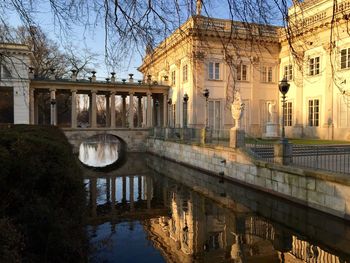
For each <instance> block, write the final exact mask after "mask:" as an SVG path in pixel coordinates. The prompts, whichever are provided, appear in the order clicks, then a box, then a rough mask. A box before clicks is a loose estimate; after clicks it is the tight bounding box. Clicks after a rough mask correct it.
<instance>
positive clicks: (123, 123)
mask: <svg viewBox="0 0 350 263" xmlns="http://www.w3.org/2000/svg"><path fill="white" fill-rule="evenodd" d="M125 126H126V96H125V95H122V127H125Z"/></svg>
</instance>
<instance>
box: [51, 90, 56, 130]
mask: <svg viewBox="0 0 350 263" xmlns="http://www.w3.org/2000/svg"><path fill="white" fill-rule="evenodd" d="M50 105H51V114H50V123H51V125H57V120H56V90H55V89H50Z"/></svg>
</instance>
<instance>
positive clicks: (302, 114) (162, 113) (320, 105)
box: [0, 0, 350, 140]
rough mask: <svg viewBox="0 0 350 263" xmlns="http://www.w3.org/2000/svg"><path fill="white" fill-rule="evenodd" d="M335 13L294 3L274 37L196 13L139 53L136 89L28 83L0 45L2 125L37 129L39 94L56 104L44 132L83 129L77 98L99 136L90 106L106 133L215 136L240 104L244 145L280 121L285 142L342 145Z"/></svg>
mask: <svg viewBox="0 0 350 263" xmlns="http://www.w3.org/2000/svg"><path fill="white" fill-rule="evenodd" d="M199 3H200V1H199ZM333 5H334V3H333V1H330V0H305V1H304V2H302V3H298V4H297V5H294V6H292V7H290V8H289V11H288V12H289V17H288V22H289V26H288V28H282V27H276V26H264V25H259V24H249V23H243V22H237V21H232V20H224V19H215V18H208V17H205V16H202V15H200V11H201V10H200V8H201V7H200V4H199V5H198V6H197V15H194V16H192V17H191V18H189V19H188V20H187V21H186V22H185V23H184V24H183V25H182V26H180V27H179V28H178V29H177V30H176V31H175V32H173V33H172V34H171V35H170V36H169V37H167V38H166V39H164V41H163V42H161V43H160V44H159V45H158V46H157V47H155V48H154V49H151V48H148V49H147V52H146V55H145V57H144V59H143V62H142V65H141V66H140V67H139V70H140V71H141V72H142V73H143V74H144V82H143V83H136V82H134V80H133V79H132V76H131V78H130V79H129V80H124V81H122V82H117V81H116V78H115V76H114V73H113V74H112V77H111V78H109V79H106V81H104V82H103V83H102V82H99V81H94V80H96V77H95V75H93V76H92V77H91V80H90V82H89V81H88V80H77V79H76V76H74V73H73V74H72V79H70V80H56V79H49V80H44V81H43V80H38V79H35V78H34V79H31V78H30V76H31V73H30V72H29V64H30V62H29V61H30V59H29V57H30V51H29V50H28V48H27V47H26V46H23V45H16V44H1V45H0V60H1V61H0V62H1V63H0V64H1V72H0V74H1V79H0V84H1V89H0V93H1V94H0V95H1V96H0V111H1V112H0V117H1V119H0V123H33V124H40V123H42V122H43V120H45V118H43V117H40V116H38V111H39V110H38V104H37V102H36V101H37V98H38V96H39V97H43V96H44V95H41V94H43V93H47V94H46V95H48V98H49V100H50V102H51V103H54V104H51V106H50V105H49V107H51V108H49V109H48V112H47V113H46V119H48V120H46V122H45V123H51V124H60V123H62V122H64V121H66V123H65V124H64V125H66V126H68V127H69V126H71V127H73V128H75V127H79V126H81V124H80V123H77V114H78V113H77V112H76V109H77V108H79V106H77V100H76V96H77V95H84V96H86V97H88V103H87V105H88V108H89V109H88V111H89V114H88V115H89V117H88V118H89V120H88V121H87V122H88V124H86V125H85V124H83V125H85V126H84V127H92V128H94V127H98V126H99V125H100V124H99V123H98V120H96V114H97V113H96V110H97V107H98V105H97V103H96V100H98V98H100V97H101V96H102V97H104V101H105V102H104V103H105V106H106V120H105V124H103V125H104V126H105V127H111V128H113V127H118V125H119V126H120V127H152V126H162V127H168V126H169V127H175V128H177V127H184V126H186V127H190V128H203V127H210V128H211V130H212V131H214V132H215V131H217V132H218V134H219V133H220V132H221V131H225V130H228V129H230V128H231V127H232V126H233V125H234V121H233V119H232V116H231V115H232V114H231V104H232V102H233V99H234V98H235V96H237V95H238V94H240V97H241V99H242V102H243V104H244V114H243V117H242V121H241V126H242V128H243V129H244V130H245V132H246V134H248V135H251V136H254V137H278V136H279V134H280V133H279V130H280V128H281V124H282V116H283V117H284V125H285V127H286V135H287V137H294V138H302V137H307V138H320V139H334V140H350V130H349V128H350V86H349V85H350V79H349V76H350V75H349V73H350V32H349V30H348V20H349V18H350V1H349V0H339V1H337V4H336V5H335V6H333ZM10 57H11V58H12V59H9V58H10ZM284 77H285V78H287V80H288V82H289V84H290V88H289V91H288V93H287V102H286V104H285V106H286V107H285V110H284V111H282V105H281V104H282V103H281V94H280V93H279V89H278V85H279V83H280V81H281V80H282V79H283V78H284ZM205 91H208V92H209V96H207V97H205V96H204V93H205ZM208 92H206V94H208ZM56 93H57V94H56ZM60 93H62V94H63V93H64V94H66V95H67V94H68V95H67V96H71V98H73V100H72V103H71V104H72V105H71V107H72V108H71V109H73V110H71V114H70V115H71V116H68V117H67V118H65V119H66V120H63V119H62V118H61V116H59V114H57V107H59V105H58V106H57V105H56V104H55V103H56V101H57V100H56V95H57V96H60ZM46 95H45V96H46ZM118 96H119V97H120V98H119V99H118ZM74 98H75V99H74ZM184 99H185V100H186V102H185V103H184ZM78 102H79V101H78ZM119 102H120V103H121V105H122V106H121V107H120V108H121V110H120V111H121V112H120V114H121V115H122V116H121V117H120V120H119V119H116V115H115V114H117V113H116V108H115V107H116V103H119ZM135 104H136V105H137V106H134V105H135ZM127 105H129V107H127ZM130 105H131V106H130ZM132 106H134V107H132ZM134 108H135V109H134ZM127 115H128V116H127ZM60 118H61V120H60ZM69 119H70V123H69ZM40 120H41V122H40ZM118 120H119V121H120V124H118Z"/></svg>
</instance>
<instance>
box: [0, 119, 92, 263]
mask: <svg viewBox="0 0 350 263" xmlns="http://www.w3.org/2000/svg"><path fill="white" fill-rule="evenodd" d="M0 171H1V172H0V262H21V261H24V262H83V261H85V241H86V240H85V234H84V228H83V227H84V222H83V220H84V204H85V191H84V188H83V180H82V176H81V172H80V170H79V168H78V166H77V162H76V159H75V157H74V156H73V154H72V151H71V146H70V144H69V143H68V141H67V140H66V138H65V136H64V134H63V133H62V132H61V131H60V130H59V129H57V128H55V127H36V126H28V125H14V126H11V127H0Z"/></svg>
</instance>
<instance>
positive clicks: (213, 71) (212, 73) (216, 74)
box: [208, 62, 220, 80]
mask: <svg viewBox="0 0 350 263" xmlns="http://www.w3.org/2000/svg"><path fill="white" fill-rule="evenodd" d="M208 78H209V79H212V80H219V79H220V63H218V62H209V67H208Z"/></svg>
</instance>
